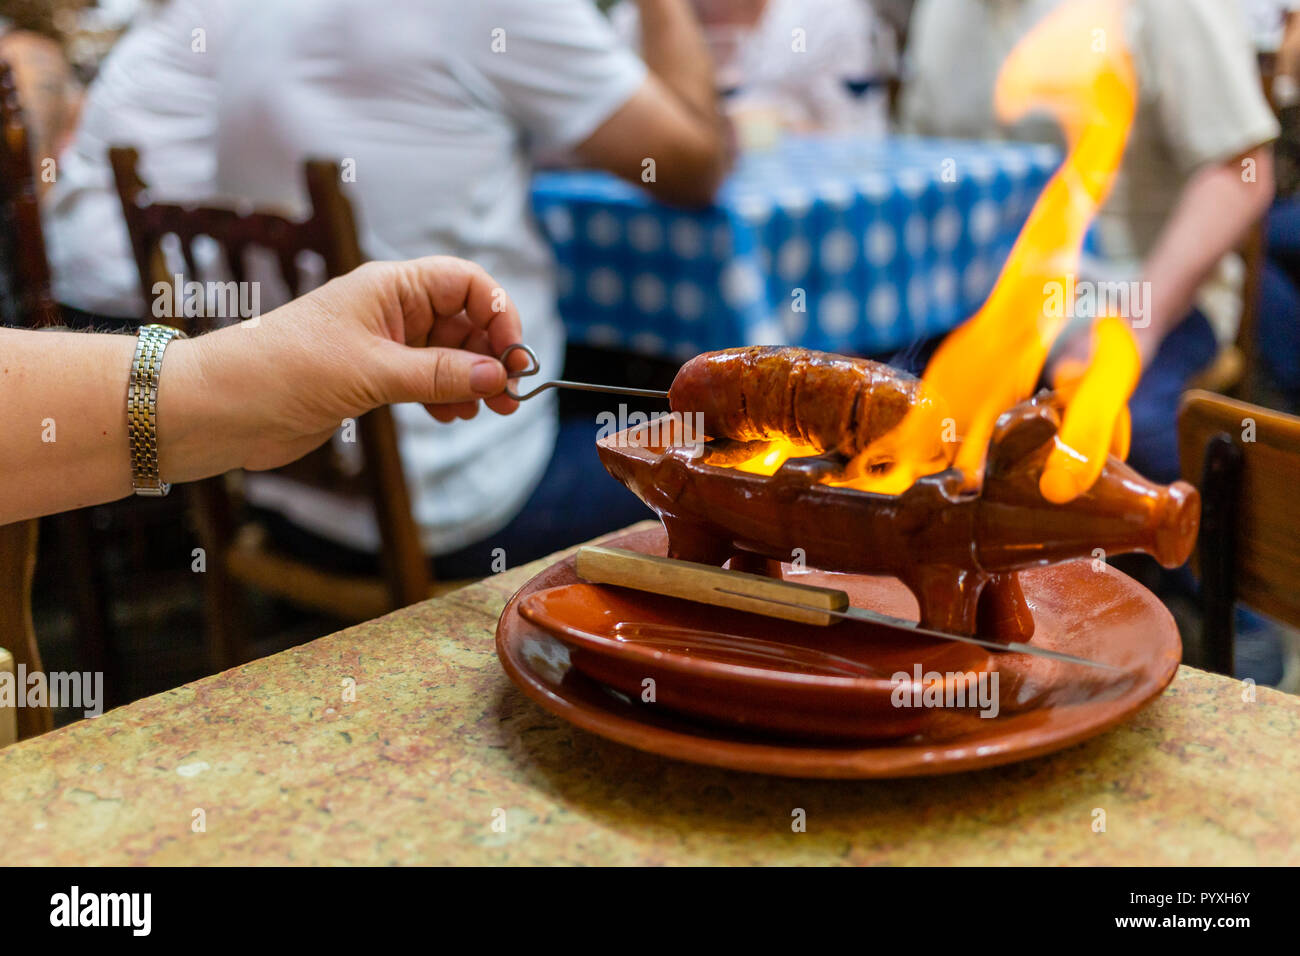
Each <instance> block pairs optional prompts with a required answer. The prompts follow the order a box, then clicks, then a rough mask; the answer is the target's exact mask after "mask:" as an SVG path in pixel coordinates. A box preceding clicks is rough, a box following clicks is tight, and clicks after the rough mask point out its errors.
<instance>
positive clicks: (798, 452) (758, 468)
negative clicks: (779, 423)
mask: <svg viewBox="0 0 1300 956" xmlns="http://www.w3.org/2000/svg"><path fill="white" fill-rule="evenodd" d="M817 453H818V452H817V449H816V448H810V447H808V446H807V445H797V444H795V443H794V442H790V441H785V440H784V439H778V440H776V441H770V442H767V443H766V444H765V445H764V447H763V448H762V449H760V450H759V451H758V452H756V453H755V454H754V455H753V456H752V457H750V458H746V459H745V460H744V461H739V462H736V463H735V464H734V465H732V466H731V467H733V468H736V469H739V470H740V471H747V472H749V473H750V474H752V475H764V476H767V477H769V478H770V477H771V476H772V475H775V474H776V473H777V472H778V471H780V470H781V466H782V465H784V464H785V463H786V462H787V461H789V460H790V459H791V458H807V457H809V456H811V455H816V454H817Z"/></svg>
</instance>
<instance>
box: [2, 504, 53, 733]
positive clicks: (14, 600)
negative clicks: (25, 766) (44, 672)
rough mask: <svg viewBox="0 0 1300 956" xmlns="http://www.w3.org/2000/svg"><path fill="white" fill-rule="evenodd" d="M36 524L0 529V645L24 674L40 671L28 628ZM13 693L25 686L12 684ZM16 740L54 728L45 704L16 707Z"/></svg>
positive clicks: (31, 633) (17, 524) (22, 523)
mask: <svg viewBox="0 0 1300 956" xmlns="http://www.w3.org/2000/svg"><path fill="white" fill-rule="evenodd" d="M36 534H37V522H36V521H35V520H32V521H19V522H17V523H15V524H7V525H3V526H0V644H2V645H3V647H4V649H5V650H6V651H8V652H9V653H10V655H12V657H13V660H14V662H15V664H16V665H18V666H21V667H22V668H23V669H24V671H25V672H26V673H27V674H32V673H34V672H36V671H40V670H41V669H42V668H41V655H40V652H39V650H38V649H37V647H36V632H35V630H34V629H33V628H32V577H33V576H34V575H35V573H36ZM14 692H15V693H16V694H24V693H26V687H25V686H24V685H23V684H19V683H17V682H15V683H14ZM14 716H15V717H16V718H17V721H16V722H17V730H18V739H19V740H22V739H23V738H24V737H34V736H36V735H37V734H43V733H45V732H46V731H47V730H49V729H51V728H52V727H53V726H54V715H53V712H52V711H51V710H50V708H49V701H48V700H46V701H45V702H44V706H38V707H27V706H23V707H19V708H17V713H16V714H15V715H14Z"/></svg>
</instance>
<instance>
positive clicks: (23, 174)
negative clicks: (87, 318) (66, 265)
mask: <svg viewBox="0 0 1300 956" xmlns="http://www.w3.org/2000/svg"><path fill="white" fill-rule="evenodd" d="M29 141H30V137H29V136H28V132H27V126H26V124H25V123H24V121H23V110H22V105H21V103H19V101H18V89H17V87H16V86H15V84H14V78H13V72H12V71H11V70H10V68H9V65H8V64H7V63H5V62H4V61H3V60H0V224H2V225H3V226H4V227H5V228H4V230H3V233H2V234H0V242H4V243H6V248H5V249H4V250H2V253H3V254H0V263H3V264H4V266H5V269H6V272H7V273H8V276H7V278H8V284H9V286H10V292H11V294H12V296H13V300H14V307H15V310H16V312H17V316H16V319H17V322H18V324H19V325H22V326H25V327H27V328H41V327H42V326H47V325H58V324H60V322H61V319H60V316H59V310H58V307H57V306H56V305H55V304H54V298H53V296H52V295H51V294H50V265H49V260H48V259H47V258H46V255H45V235H44V233H43V232H42V231H41V211H40V204H39V202H38V200H37V196H36V176H35V174H34V173H33V170H32V158H31V153H30V147H29V145H28V144H29Z"/></svg>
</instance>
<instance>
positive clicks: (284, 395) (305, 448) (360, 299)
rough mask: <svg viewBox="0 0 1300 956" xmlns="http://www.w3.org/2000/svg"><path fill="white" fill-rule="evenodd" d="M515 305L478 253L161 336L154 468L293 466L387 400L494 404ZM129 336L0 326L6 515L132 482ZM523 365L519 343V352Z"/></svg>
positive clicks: (440, 409)
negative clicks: (185, 334) (477, 261)
mask: <svg viewBox="0 0 1300 956" xmlns="http://www.w3.org/2000/svg"><path fill="white" fill-rule="evenodd" d="M519 338H520V325H519V315H518V313H517V312H516V310H515V308H514V306H513V305H512V304H511V303H510V301H509V299H508V298H507V297H506V296H505V294H504V292H502V290H501V289H500V287H499V286H498V285H497V283H496V282H495V281H494V280H493V279H492V278H491V277H490V276H489V275H488V274H487V273H486V272H484V271H483V270H482V269H481V268H479V267H478V266H475V265H473V264H472V263H468V262H464V261H462V260H458V259H451V258H446V257H430V258H426V259H418V260H414V261H411V262H403V263H372V264H370V265H366V266H363V267H362V268H360V269H357V270H355V271H354V272H351V273H349V274H348V275H346V276H343V277H342V278H339V279H336V280H334V281H332V282H330V283H327V284H326V285H324V286H322V287H321V288H319V289H317V290H316V291H314V292H312V293H309V294H308V295H305V296H303V297H301V298H299V299H296V300H294V301H293V302H291V303H289V304H288V305H286V306H283V307H282V308H279V309H276V310H275V311H273V312H269V313H267V314H266V315H264V316H261V317H260V318H259V319H257V320H255V321H253V322H247V323H243V324H240V325H235V326H230V327H227V328H224V329H221V330H219V331H216V332H212V333H210V334H208V335H204V336H200V337H198V338H195V339H175V340H173V341H172V342H171V344H170V345H168V347H167V351H166V353H165V356H164V360H163V367H162V374H161V378H160V382H159V389H158V452H159V471H160V473H161V477H162V480H163V481H167V482H181V481H192V480H196V479H199V478H204V477H208V476H211V475H217V474H222V473H224V472H226V471H229V470H231V469H234V468H248V469H254V470H260V469H266V468H274V467H277V466H279V465H283V464H287V463H288V462H290V461H293V460H295V459H297V458H299V457H301V456H302V455H304V454H306V453H307V452H309V451H311V450H312V449H314V448H316V447H318V446H320V445H322V444H324V443H325V441H327V440H328V439H329V437H330V435H331V434H332V433H333V432H334V430H335V429H337V428H338V427H339V426H340V425H341V424H342V422H343V420H344V419H347V418H355V417H357V416H359V415H362V414H364V413H365V412H367V411H370V410H371V409H373V408H377V407H378V406H380V405H385V404H389V403H392V402H418V403H422V404H424V405H425V406H426V407H427V408H428V409H429V411H430V413H431V414H433V415H434V417H435V418H438V419H439V420H440V421H452V420H454V419H456V418H470V417H473V415H474V414H475V413H476V412H477V410H478V406H479V401H480V400H483V401H485V402H486V404H487V405H488V407H489V408H491V409H492V410H493V411H496V412H498V413H500V414H509V413H510V412H512V411H514V410H515V408H516V407H517V403H515V402H514V401H513V400H511V399H509V398H507V397H506V396H505V395H503V394H502V390H503V388H504V387H505V384H506V372H505V369H504V368H503V367H502V366H501V363H500V362H498V361H496V359H495V358H492V357H491V356H495V355H499V354H500V353H501V352H502V351H503V350H504V349H505V348H506V346H508V345H511V344H514V343H516V342H518V341H519ZM134 350H135V338H134V337H133V336H123V335H99V334H85V333H75V332H35V331H29V330H20V329H0V399H2V400H3V403H2V404H3V409H4V411H3V422H4V425H3V430H2V431H0V462H3V464H2V465H0V524H7V523H9V522H12V521H18V520H22V519H24V518H30V517H35V516H38V515H43V514H51V513H53V512H56V511H63V510H69V509H73V508H81V507H86V506H89V505H93V504H99V503H102V502H105V501H111V500H114V499H117V498H122V497H125V496H127V495H129V494H130V493H131V468H130V456H129V452H128V441H127V427H126V390H127V377H128V373H129V369H130V366H131V358H132V355H133V353H134ZM518 358H519V362H520V364H522V362H523V359H522V356H518Z"/></svg>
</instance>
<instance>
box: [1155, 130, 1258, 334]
mask: <svg viewBox="0 0 1300 956" xmlns="http://www.w3.org/2000/svg"><path fill="white" fill-rule="evenodd" d="M1245 159H1253V160H1254V161H1255V176H1254V181H1253V182H1245V181H1243V176H1242V170H1243V166H1242V161H1244V160H1245ZM1272 198H1273V150H1272V147H1271V146H1263V147H1260V148H1258V149H1256V150H1253V151H1252V152H1250V153H1248V154H1246V155H1245V156H1243V157H1241V158H1240V159H1239V160H1231V161H1229V162H1227V163H1222V164H1218V165H1215V166H1212V167H1209V168H1207V169H1205V170H1202V171H1200V172H1199V173H1197V174H1196V175H1195V176H1194V177H1193V178H1192V180H1191V181H1190V182H1189V183H1188V184H1187V187H1186V188H1185V189H1184V190H1183V194H1182V197H1181V198H1180V199H1179V202H1178V205H1177V207H1176V208H1175V210H1174V213H1173V215H1172V216H1171V217H1170V220H1169V222H1168V223H1167V224H1166V225H1165V228H1164V230H1163V231H1162V232H1161V234H1160V238H1159V240H1158V242H1157V243H1156V246H1155V248H1154V249H1153V250H1152V252H1151V255H1150V256H1149V257H1148V259H1147V262H1146V268H1145V278H1146V280H1147V281H1148V282H1150V283H1151V285H1150V288H1151V302H1150V311H1149V315H1150V319H1151V333H1152V336H1153V339H1154V340H1155V341H1158V340H1159V339H1161V338H1163V337H1164V335H1166V334H1167V333H1168V332H1170V331H1171V330H1172V329H1173V328H1174V327H1175V326H1177V325H1178V324H1179V323H1180V322H1181V321H1182V320H1183V319H1184V318H1185V317H1186V315H1187V313H1188V312H1189V311H1190V310H1191V308H1192V305H1193V303H1194V302H1195V300H1196V292H1197V289H1199V288H1200V286H1201V284H1202V283H1203V282H1204V281H1205V279H1206V278H1207V277H1208V276H1209V274H1210V273H1211V272H1212V271H1213V269H1214V267H1215V266H1216V265H1217V264H1218V262H1219V260H1221V259H1222V258H1223V257H1224V256H1225V255H1226V254H1227V253H1229V252H1231V251H1232V250H1233V249H1234V248H1236V246H1237V245H1238V244H1239V243H1240V242H1241V240H1242V239H1243V238H1244V237H1245V235H1246V233H1247V231H1248V230H1249V229H1250V227H1251V226H1252V225H1253V224H1254V223H1255V222H1256V220H1258V219H1259V218H1260V216H1262V215H1263V214H1264V213H1265V212H1266V211H1267V209H1268V205H1269V203H1270V202H1271V201H1272Z"/></svg>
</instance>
